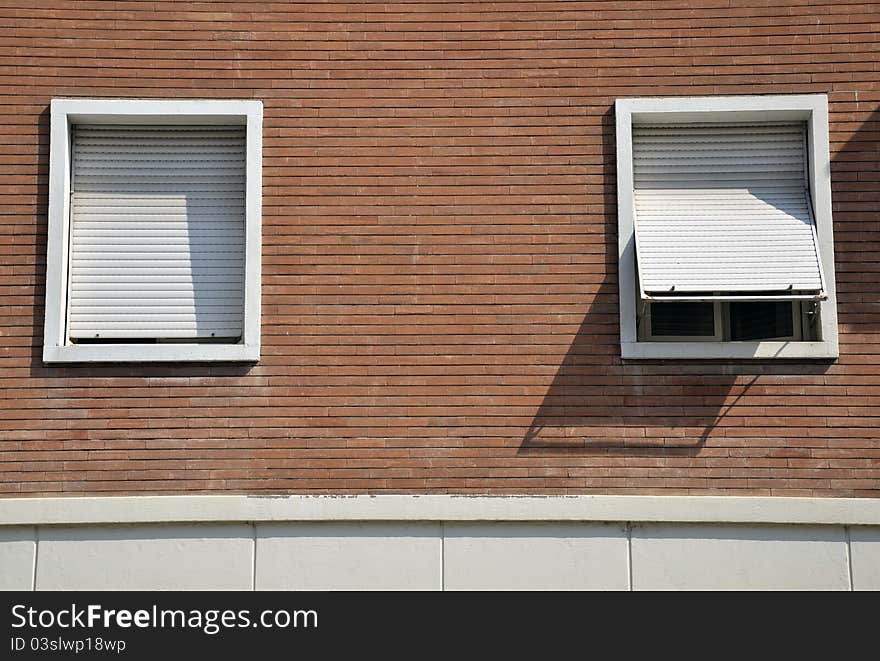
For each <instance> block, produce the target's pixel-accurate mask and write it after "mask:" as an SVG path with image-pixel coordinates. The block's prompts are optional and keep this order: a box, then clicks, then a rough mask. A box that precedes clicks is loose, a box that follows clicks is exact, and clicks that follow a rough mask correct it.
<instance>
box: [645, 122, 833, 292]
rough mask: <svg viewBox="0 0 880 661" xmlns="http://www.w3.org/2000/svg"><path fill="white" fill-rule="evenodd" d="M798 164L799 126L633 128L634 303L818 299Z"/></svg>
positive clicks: (811, 226) (802, 144)
mask: <svg viewBox="0 0 880 661" xmlns="http://www.w3.org/2000/svg"><path fill="white" fill-rule="evenodd" d="M807 167H808V166H807V158H806V139H805V126H804V124H803V123H802V122H790V123H767V124H753V123H751V124H689V125H650V124H646V125H636V126H634V127H633V185H634V200H635V224H636V256H637V260H638V267H639V278H640V282H641V289H642V297H643V298H653V299H658V300H662V299H665V298H670V297H673V296H674V297H676V298H679V300H682V299H683V298H684V297H687V296H688V295H690V298H691V300H693V299H694V298H698V299H711V298H730V297H736V296H749V295H752V296H754V295H756V294H757V295H760V294H761V293H765V294H766V295H768V296H772V297H780V298H784V297H788V298H820V297H822V296H823V295H824V292H823V282H822V273H821V267H820V264H819V256H818V255H819V252H818V249H817V248H818V246H817V244H816V232H815V223H814V219H813V213H812V209H811V202H810V193H809V189H808V184H807V172H806V169H807ZM757 297H759V298H760V296H757Z"/></svg>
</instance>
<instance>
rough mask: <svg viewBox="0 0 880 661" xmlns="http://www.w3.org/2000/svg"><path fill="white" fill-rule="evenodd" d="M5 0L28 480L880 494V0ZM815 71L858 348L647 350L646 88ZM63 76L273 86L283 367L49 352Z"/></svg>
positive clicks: (14, 463) (228, 486)
mask: <svg viewBox="0 0 880 661" xmlns="http://www.w3.org/2000/svg"><path fill="white" fill-rule="evenodd" d="M0 5H2V6H0V115H2V117H0V173H2V175H0V214H2V223H0V237H2V238H0V251H2V260H0V276H2V278H0V292H2V298H0V384H2V386H0V388H2V389H0V493H2V494H4V495H7V496H15V495H51V494H60V493H63V494H69V495H74V494H84V493H92V494H97V493H101V494H123V493H172V492H173V493H179V492H184V491H200V492H208V491H225V492H279V493H280V492H296V493H311V492H458V493H460V492H481V493H485V492H491V493H499V492H503V493H526V492H529V493H670V494H671V493H697V494H709V493H727V494H779V495H822V496H880V442H878V440H880V431H878V422H880V411H878V407H877V405H878V403H880V278H878V274H880V257H878V248H880V223H878V221H880V214H878V209H880V165H878V158H880V151H878V149H880V121H878V117H880V115H878V108H880V24H878V23H880V21H878V19H880V8H878V5H877V3H872V2H864V3H861V4H859V3H854V4H842V3H840V2H811V1H809V0H807V1H802V0H792V1H788V2H774V3H767V2H760V1H758V0H745V1H738V0H705V1H701V2H689V1H677V2H676V1H673V2H639V1H636V2H629V3H619V2H574V1H573V2H540V1H537V2H536V1H533V0H526V1H514V2H437V3H434V2H398V3H394V2H391V3H389V2H384V1H383V2H378V1H377V2H373V1H364V2H349V3H337V2H314V3H282V2H276V3H268V2H265V3H264V2H240V1H239V2H193V3H189V2H155V1H153V0H150V1H149V2H99V1H97V0H93V1H90V2H59V1H56V2H50V1H46V0H3V2H2V3H0ZM768 5H771V6H768ZM807 92H823V93H827V94H828V95H829V100H830V102H831V148H832V158H833V164H832V174H833V195H834V212H835V217H834V224H835V240H836V253H837V254H836V259H837V269H838V292H839V298H840V308H839V311H840V332H841V357H840V360H838V361H835V362H833V363H829V362H824V363H823V362H819V363H817V362H786V363H781V362H771V361H766V362H759V363H752V364H749V363H735V362H731V363H722V364H699V363H696V362H687V361H685V362H676V361H671V362H663V361H654V362H631V363H630V362H628V363H626V364H622V362H621V360H620V357H619V346H618V331H617V328H618V318H617V284H616V282H617V265H616V258H615V255H616V215H615V214H616V210H615V194H616V193H615V179H614V148H613V144H614V135H613V121H612V104H613V101H614V99H615V98H617V97H621V96H649V95H712V94H769V93H774V94H778V93H807ZM62 96H63V97H155V98H256V99H261V100H262V101H263V103H264V105H265V130H264V154H265V159H264V217H263V223H264V237H265V238H264V244H263V274H264V275H263V329H264V335H263V359H262V360H261V361H260V363H259V364H258V365H256V366H250V367H247V366H233V365H216V366H209V365H178V366H161V365H152V366H143V365H134V366H133V365H116V366H112V365H110V366H98V367H94V366H68V367H46V366H44V365H43V364H42V362H41V359H40V355H41V346H42V323H43V293H44V278H45V242H46V207H47V186H46V184H47V171H48V156H47V155H48V110H47V108H48V103H49V100H50V99H51V98H53V97H62Z"/></svg>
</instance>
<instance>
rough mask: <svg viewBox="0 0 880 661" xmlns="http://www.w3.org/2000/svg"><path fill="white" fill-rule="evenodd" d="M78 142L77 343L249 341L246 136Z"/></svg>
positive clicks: (118, 131)
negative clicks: (245, 332) (245, 331)
mask: <svg viewBox="0 0 880 661" xmlns="http://www.w3.org/2000/svg"><path fill="white" fill-rule="evenodd" d="M73 131H74V133H73V142H72V148H73V159H72V163H73V172H72V192H71V240H70V274H69V277H70V284H69V292H70V294H69V302H68V320H67V322H68V331H69V336H70V337H71V339H74V340H77V339H79V340H82V339H86V338H89V339H109V340H112V339H114V338H126V339H127V340H131V339H133V338H143V339H146V340H150V339H178V338H179V339H189V340H192V339H193V338H202V339H204V338H211V337H215V338H220V337H223V338H230V337H238V336H240V335H241V334H242V318H243V298H244V219H245V129H244V127H235V126H215V127H188V126H187V127H167V126H156V127H153V126H114V125H102V126H75V127H74V128H73Z"/></svg>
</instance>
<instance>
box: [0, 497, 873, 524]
mask: <svg viewBox="0 0 880 661" xmlns="http://www.w3.org/2000/svg"><path fill="white" fill-rule="evenodd" d="M271 521H276V522H277V521H592V522H603V521H604V522H612V521H620V522H646V523H649V522H670V523H671V522H676V523H752V524H754V523H759V524H760V523H768V524H837V525H880V499H876V500H875V499H869V498H760V497H739V496H464V495H425V496H412V495H382V496H298V495H297V496H134V497H123V496H116V497H97V498H7V499H0V526H36V525H71V524H128V523H176V522H180V523H193V522H199V523H217V522H271Z"/></svg>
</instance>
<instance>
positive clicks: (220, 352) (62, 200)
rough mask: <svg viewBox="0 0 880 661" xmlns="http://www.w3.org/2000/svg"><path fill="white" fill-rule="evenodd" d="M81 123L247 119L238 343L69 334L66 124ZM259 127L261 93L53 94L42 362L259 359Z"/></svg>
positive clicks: (231, 121)
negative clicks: (98, 340) (180, 96)
mask: <svg viewBox="0 0 880 661" xmlns="http://www.w3.org/2000/svg"><path fill="white" fill-rule="evenodd" d="M85 123H88V124H111V125H112V124H126V125H137V124H150V125H172V126H173V125H196V126H199V125H201V126H208V125H237V126H245V127H246V134H247V137H246V155H247V156H246V166H245V177H246V186H245V250H244V254H245V274H244V317H243V320H244V328H243V331H242V338H241V340H240V341H239V342H238V343H235V344H208V343H196V342H192V343H169V344H162V343H157V344H132V343H126V342H124V341H122V342H113V343H107V344H74V343H72V342H71V341H70V339H69V337H68V336H67V331H66V324H65V318H66V314H67V303H68V300H67V298H68V277H67V272H68V262H69V258H70V249H69V244H70V178H71V126H73V125H76V124H85ZM262 132H263V104H262V103H261V102H260V101H252V100H247V101H214V100H209V101H176V100H129V99H112V100H98V99H52V103H51V132H50V143H49V144H50V152H49V236H48V249H47V264H46V319H45V333H44V340H43V361H44V362H47V363H69V362H85V363H92V362H178V361H190V362H191V361H256V360H259V358H260V278H261V263H260V261H261V253H262V249H261V245H262V228H261V225H262V223H261V216H262Z"/></svg>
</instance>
